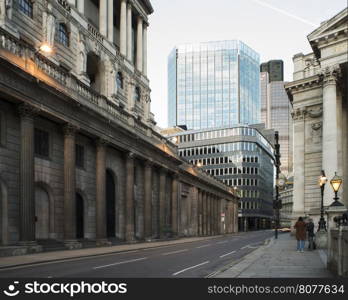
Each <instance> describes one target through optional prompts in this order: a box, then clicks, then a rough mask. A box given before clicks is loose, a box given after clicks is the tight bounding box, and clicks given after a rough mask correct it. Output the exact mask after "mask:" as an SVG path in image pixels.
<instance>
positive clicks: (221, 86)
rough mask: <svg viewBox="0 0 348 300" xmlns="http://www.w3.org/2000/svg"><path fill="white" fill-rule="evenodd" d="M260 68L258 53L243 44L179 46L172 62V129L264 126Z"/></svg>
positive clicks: (171, 55)
mask: <svg viewBox="0 0 348 300" xmlns="http://www.w3.org/2000/svg"><path fill="white" fill-rule="evenodd" d="M259 65H260V58H259V54H258V53H256V52H255V51H254V50H252V49H251V48H250V47H248V46H247V45H246V44H244V43H243V42H241V41H236V40H232V41H218V42H207V43H200V44H189V45H182V46H178V47H175V48H174V49H173V51H172V52H171V54H170V55H169V58H168V117H169V119H168V125H169V127H173V126H179V125H186V126H187V128H188V129H189V130H192V129H194V130H197V129H205V128H217V127H231V126H235V125H237V124H256V123H260V109H261V104H260V95H259V93H260V91H259V78H260V72H259Z"/></svg>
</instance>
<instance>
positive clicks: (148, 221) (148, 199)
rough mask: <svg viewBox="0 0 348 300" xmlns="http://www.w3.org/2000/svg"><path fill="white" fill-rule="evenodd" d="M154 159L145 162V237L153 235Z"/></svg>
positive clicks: (148, 237) (149, 237)
mask: <svg viewBox="0 0 348 300" xmlns="http://www.w3.org/2000/svg"><path fill="white" fill-rule="evenodd" d="M152 165H153V163H152V161H150V160H147V161H146V162H145V170H144V180H145V184H144V186H145V195H144V196H145V197H144V199H145V200H144V201H145V207H144V214H145V217H144V231H145V239H151V237H152V205H151V203H152V173H153V170H152Z"/></svg>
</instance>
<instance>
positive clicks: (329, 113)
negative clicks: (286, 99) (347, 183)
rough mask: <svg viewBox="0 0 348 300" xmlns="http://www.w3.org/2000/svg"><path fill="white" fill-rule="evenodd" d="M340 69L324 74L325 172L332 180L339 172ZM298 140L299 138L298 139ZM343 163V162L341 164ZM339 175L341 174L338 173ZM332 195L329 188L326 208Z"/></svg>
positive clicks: (325, 200)
mask: <svg viewBox="0 0 348 300" xmlns="http://www.w3.org/2000/svg"><path fill="white" fill-rule="evenodd" d="M337 72H338V69H337V68H336V69H335V68H332V69H328V70H325V72H324V85H323V139H322V141H323V147H322V149H323V170H325V174H326V177H327V178H328V180H331V179H332V177H334V176H335V172H339V169H340V166H339V159H338V153H339V151H341V149H339V148H338V147H339V145H340V141H341V139H340V137H339V134H338V132H339V131H340V129H341V126H339V125H341V124H339V122H338V121H339V119H340V118H339V113H341V112H342V107H340V106H339V103H338V97H337V85H336V80H337V76H338V74H337ZM296 138H297V137H296ZM340 163H341V162H340ZM337 174H338V175H341V176H342V174H339V173H337ZM332 198H333V196H332V193H330V192H329V187H328V188H327V189H326V192H325V193H324V206H329V205H330V204H331V203H332V202H333V200H332Z"/></svg>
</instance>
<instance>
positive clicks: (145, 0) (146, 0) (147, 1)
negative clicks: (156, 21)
mask: <svg viewBox="0 0 348 300" xmlns="http://www.w3.org/2000/svg"><path fill="white" fill-rule="evenodd" d="M141 2H142V3H143V4H144V6H145V8H146V9H147V13H148V14H149V15H151V14H152V13H153V12H154V10H153V7H152V4H151V2H150V0H141Z"/></svg>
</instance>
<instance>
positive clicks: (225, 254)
mask: <svg viewBox="0 0 348 300" xmlns="http://www.w3.org/2000/svg"><path fill="white" fill-rule="evenodd" d="M233 253H236V251H232V252H228V253H226V254H223V255H220V258H222V257H225V256H227V255H230V254H233Z"/></svg>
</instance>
